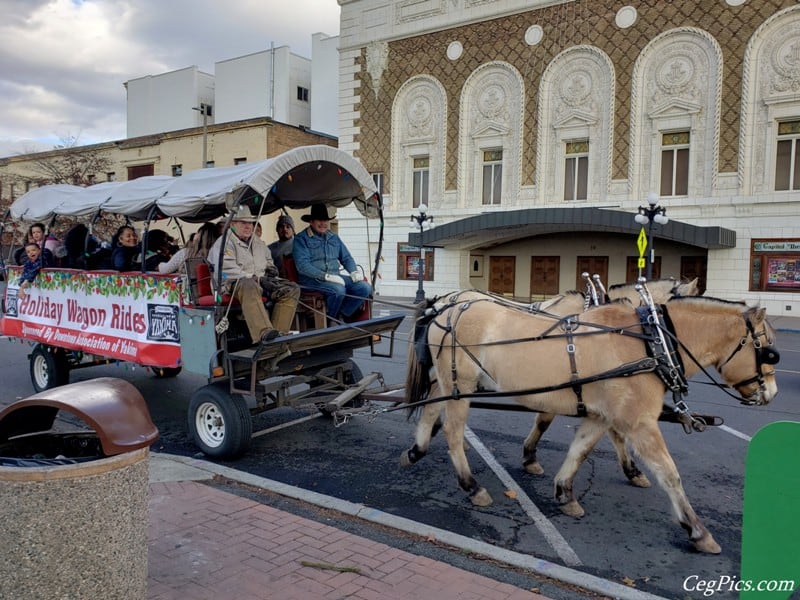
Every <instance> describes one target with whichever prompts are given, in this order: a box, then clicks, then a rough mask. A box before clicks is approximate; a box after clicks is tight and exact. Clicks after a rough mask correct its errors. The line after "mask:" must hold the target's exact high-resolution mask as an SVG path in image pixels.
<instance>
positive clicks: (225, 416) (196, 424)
mask: <svg viewBox="0 0 800 600" xmlns="http://www.w3.org/2000/svg"><path fill="white" fill-rule="evenodd" d="M228 385H229V384H228V383H227V382H224V383H213V384H210V385H206V386H203V387H201V388H200V389H199V390H197V391H196V392H195V393H194V394H193V395H192V399H191V400H190V402H189V415H188V425H189V432H190V433H191V435H192V438H193V439H194V442H195V444H197V446H198V447H199V448H200V450H202V451H203V453H204V454H206V455H208V456H212V457H214V458H226V459H227V458H235V457H237V456H239V455H241V454H242V453H244V452H245V451H246V450H247V449H248V448H249V447H250V442H251V437H252V434H253V421H252V418H251V416H250V409H249V408H248V407H247V402H246V401H245V399H244V396H242V395H240V394H231V393H230V392H229V391H228Z"/></svg>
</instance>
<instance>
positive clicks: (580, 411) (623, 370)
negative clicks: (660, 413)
mask: <svg viewBox="0 0 800 600" xmlns="http://www.w3.org/2000/svg"><path fill="white" fill-rule="evenodd" d="M476 302H495V301H494V300H493V299H491V298H481V299H469V300H465V301H459V300H458V297H457V296H455V297H452V298H451V299H450V301H449V302H448V303H447V304H445V305H444V306H441V307H439V308H438V309H429V312H428V314H427V316H428V317H430V321H429V324H430V325H436V326H437V327H438V328H440V329H441V330H442V331H444V333H445V336H448V335H449V336H450V349H451V353H450V376H451V381H452V384H453V385H452V391H451V393H450V395H449V396H442V397H437V398H426V399H425V400H423V401H422V402H419V403H416V404H430V403H433V402H439V401H442V400H458V399H461V398H476V397H481V398H485V397H504V396H525V395H529V394H541V393H545V392H553V391H558V390H562V389H566V388H571V389H572V390H573V392H574V393H575V395H576V398H577V402H576V408H575V415H574V416H576V417H585V416H587V414H588V413H587V410H586V404H585V403H584V402H583V395H582V394H583V386H584V385H586V384H589V383H594V382H597V381H602V380H605V379H614V378H617V377H629V376H631V375H638V374H642V373H650V372H653V371H657V370H658V369H659V362H658V361H659V357H661V360H664V358H663V353H659V352H652V353H651V355H650V356H648V357H647V358H643V359H640V360H637V361H633V362H630V363H625V364H623V365H620V366H619V367H616V368H614V369H611V370H608V371H604V372H602V373H597V374H596V375H590V376H587V377H580V376H579V372H578V367H577V362H576V360H575V338H576V337H578V336H585V335H592V334H595V333H598V332H599V331H597V330H600V331H601V332H614V333H619V334H622V335H628V336H634V337H638V338H642V339H646V338H645V336H642V335H640V334H636V333H632V332H630V331H628V330H627V329H619V328H607V327H603V326H600V325H592V326H593V327H594V328H596V330H595V331H590V332H577V331H576V330H577V329H578V327H579V326H580V325H581V323H580V321H579V319H578V318H577V315H569V316H566V317H561V316H558V315H552V314H550V313H546V312H541V313H538V314H542V315H545V316H549V317H552V318H554V319H555V322H554V323H553V325H552V326H551V327H549V328H548V329H547V330H545V331H544V332H542V333H541V334H539V335H537V336H533V337H527V338H518V339H513V340H502V341H497V342H493V343H492V344H493V345H502V344H516V343H520V342H525V341H538V340H544V339H548V338H553V337H564V338H565V339H566V341H567V344H566V350H567V355H568V356H569V360H570V380H569V381H567V382H564V383H561V384H556V385H551V386H545V387H539V388H530V389H524V390H516V391H503V392H495V391H488V390H483V391H480V392H473V393H466V394H465V393H461V392H460V390H459V389H458V371H457V366H456V352H455V351H456V348H458V349H460V350H461V351H462V352H464V354H466V355H467V356H468V357H469V359H470V360H471V361H472V362H473V363H475V365H476V366H477V367H478V368H479V369H480V370H481V371H482V372H483V373H484V374H485V375H486V376H487V377H488V378H489V379H491V380H492V381H495V379H494V378H493V377H492V375H491V373H489V372H488V371H487V370H486V369H485V368H484V366H483V365H482V364H481V362H480V360H478V358H477V357H476V356H475V354H474V353H473V352H472V351H471V350H470V348H469V347H467V346H464V345H461V344H459V342H458V338H457V337H456V326H457V324H458V320H459V319H460V317H461V315H463V314H464V312H465V311H467V310H468V309H469V308H470V306H472V305H473V304H474V303H476ZM500 304H505V303H504V302H502V301H501V302H500ZM456 305H458V309H457V310H455V311H453V310H450V311H448V313H447V321H446V323H445V324H442V323H439V322H438V321H436V320H435V318H434V317H435V316H438V315H439V314H441V313H442V312H444V311H445V310H446V309H449V308H453V307H454V306H456ZM528 310H530V309H528ZM558 329H560V330H561V331H562V332H563V333H558V334H556V335H553V332H554V331H556V330H558ZM443 348H444V344H441V345H440V346H439V352H440V353H441V351H442V349H443ZM662 370H664V371H665V372H666V371H670V370H673V369H667V368H662ZM687 410H688V409H687Z"/></svg>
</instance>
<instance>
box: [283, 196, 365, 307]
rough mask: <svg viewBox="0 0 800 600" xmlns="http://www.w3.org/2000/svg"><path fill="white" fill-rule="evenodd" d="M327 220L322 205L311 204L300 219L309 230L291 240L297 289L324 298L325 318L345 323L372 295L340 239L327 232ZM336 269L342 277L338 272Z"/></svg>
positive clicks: (326, 214)
mask: <svg viewBox="0 0 800 600" xmlns="http://www.w3.org/2000/svg"><path fill="white" fill-rule="evenodd" d="M331 218H332V217H331V216H330V215H328V209H327V207H326V206H325V205H324V204H314V205H313V206H312V207H311V213H310V214H307V215H303V216H302V217H301V219H303V221H305V222H306V223H308V224H309V226H308V227H307V228H306V229H304V230H303V231H301V232H300V233H298V234H297V235H295V236H294V246H293V249H292V257H293V258H294V262H295V265H296V266H297V273H298V278H299V283H300V285H301V286H303V287H308V288H313V289H315V290H317V291H321V292H322V293H323V294H325V302H326V308H327V311H328V317H329V318H331V319H334V320H339V319H344V320H346V319H347V318H348V317H350V316H352V315H353V313H355V312H356V311H357V310H358V309H359V308H360V307H361V305H362V304H363V303H364V300H365V299H366V298H369V297H370V296H371V295H372V286H371V285H370V284H369V283H368V282H366V281H365V280H364V275H363V274H362V272H361V271H360V270H359V268H358V266H357V265H356V261H355V260H354V259H353V257H352V256H351V255H350V251H349V250H348V249H347V246H345V245H344V242H342V239H341V238H340V237H339V236H338V235H336V234H335V233H333V232H332V231H330V221H331ZM340 265H341V266H342V267H344V269H345V271H347V273H346V274H344V273H340V272H339V271H340Z"/></svg>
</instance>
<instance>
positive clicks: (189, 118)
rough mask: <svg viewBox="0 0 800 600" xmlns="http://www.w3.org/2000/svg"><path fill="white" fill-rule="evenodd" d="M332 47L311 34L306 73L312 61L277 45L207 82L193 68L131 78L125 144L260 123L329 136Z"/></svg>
mask: <svg viewBox="0 0 800 600" xmlns="http://www.w3.org/2000/svg"><path fill="white" fill-rule="evenodd" d="M337 42H338V38H337V37H331V36H327V35H325V34H322V33H317V34H314V36H313V53H314V57H315V58H314V64H315V67H314V68H313V72H312V60H311V59H308V58H304V57H302V56H298V55H297V54H294V53H292V52H291V50H290V49H289V47H288V46H280V47H277V48H274V47H273V48H270V49H269V50H263V51H261V52H255V53H253V54H248V55H245V56H238V57H236V58H231V59H228V60H222V61H218V62H216V63H215V65H214V74H213V75H212V74H209V73H204V72H202V71H200V70H198V68H197V67H196V66H192V67H187V68H185V69H178V70H176V71H170V72H168V73H161V74H158V75H147V76H145V77H139V78H137V79H131V80H129V81H127V82H125V84H124V85H125V88H126V89H127V94H128V98H127V113H128V130H127V134H128V137H129V138H132V137H139V136H143V135H151V134H157V133H163V132H167V131H176V130H179V129H187V128H191V127H200V126H202V125H204V124H205V125H212V124H214V123H230V122H233V121H244V120H247V119H256V118H262V117H269V118H271V119H273V120H274V121H278V122H280V123H285V124H287V125H294V126H296V127H304V128H306V129H313V130H314V131H318V132H320V133H325V134H327V135H336V134H337V132H338V110H337V108H338V95H339V84H338V73H337V69H338V54H337ZM312 87H313V88H314V89H315V90H316V93H315V94H312V92H311V90H312ZM204 111H205V115H204ZM204 117H205V119H204ZM204 121H205V123H204Z"/></svg>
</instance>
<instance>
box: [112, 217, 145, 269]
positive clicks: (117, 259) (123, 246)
mask: <svg viewBox="0 0 800 600" xmlns="http://www.w3.org/2000/svg"><path fill="white" fill-rule="evenodd" d="M111 248H112V250H111V268H112V269H114V270H115V271H135V270H137V269H139V268H141V266H140V265H137V263H136V259H137V257H139V255H140V254H141V252H140V248H139V236H138V235H137V234H136V230H135V229H134V228H133V227H131V226H130V225H123V226H122V227H120V228H119V229H117V233H115V234H114V237H112V238H111Z"/></svg>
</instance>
